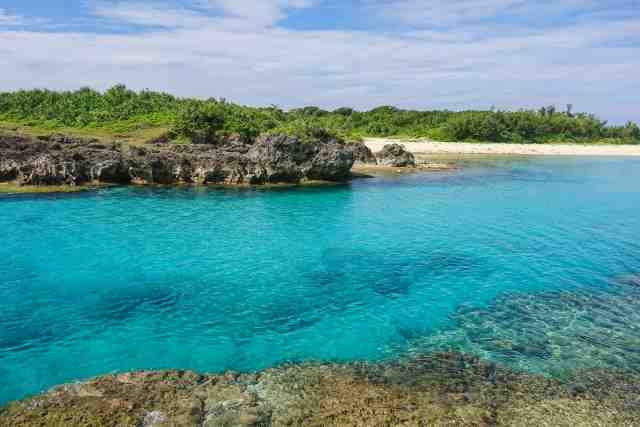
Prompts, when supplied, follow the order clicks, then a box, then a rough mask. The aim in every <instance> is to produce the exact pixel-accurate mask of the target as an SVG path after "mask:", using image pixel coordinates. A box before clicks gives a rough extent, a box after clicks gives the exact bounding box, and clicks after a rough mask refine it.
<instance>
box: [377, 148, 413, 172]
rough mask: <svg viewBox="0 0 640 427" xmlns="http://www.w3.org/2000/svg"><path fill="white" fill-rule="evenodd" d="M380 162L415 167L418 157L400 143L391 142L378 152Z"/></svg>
mask: <svg viewBox="0 0 640 427" xmlns="http://www.w3.org/2000/svg"><path fill="white" fill-rule="evenodd" d="M376 157H377V158H378V164H380V165H382V166H392V167H398V168H402V167H415V165H416V158H415V156H414V155H413V154H412V153H410V152H408V151H407V150H406V149H405V148H404V147H403V146H402V145H400V144H389V145H385V146H384V147H383V148H382V151H380V152H379V153H376Z"/></svg>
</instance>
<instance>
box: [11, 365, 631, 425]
mask: <svg viewBox="0 0 640 427" xmlns="http://www.w3.org/2000/svg"><path fill="white" fill-rule="evenodd" d="M639 379H640V378H638V377H635V376H633V375H631V374H623V373H615V372H609V371H597V370H593V371H585V372H582V373H580V375H579V376H576V378H575V379H574V380H569V381H567V382H560V381H557V380H554V379H550V378H546V377H544V376H538V375H528V374H523V373H517V372H513V371H510V370H508V369H506V368H503V367H500V366H497V365H495V364H491V363H487V362H484V361H482V360H480V359H478V358H477V357H474V356H467V355H464V354H459V353H434V354H429V355H421V356H413V357H411V358H407V359H401V360H396V361H392V362H385V363H375V364H369V363H351V364H309V365H287V366H283V367H280V368H273V369H268V370H265V371H262V372H259V373H253V374H239V373H233V372H228V373H225V374H223V375H201V374H197V373H194V372H188V371H165V372H137V373H126V374H118V375H108V376H104V377H100V378H96V379H92V380H89V381H86V382H77V383H73V384H68V385H64V386H60V387H56V388H54V389H52V390H51V391H49V392H47V393H45V394H43V395H41V396H36V397H33V398H30V399H27V400H24V401H20V402H14V403H12V404H9V405H8V406H6V407H5V408H4V409H0V426H14V427H20V426H35V425H40V426H58V425H65V426H93V427H100V426H145V427H151V426H154V427H159V426H204V427H213V426H302V425H304V426H396V425H403V426H453V425H455V426H487V427H488V426H554V427H556V426H572V427H577V426H605V425H606V426H609V425H611V426H613V425H620V426H623V425H626V426H631V425H638V423H640V385H639V384H640V381H638V380H639Z"/></svg>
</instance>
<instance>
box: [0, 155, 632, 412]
mask: <svg viewBox="0 0 640 427" xmlns="http://www.w3.org/2000/svg"><path fill="white" fill-rule="evenodd" d="M639 212H640V160H634V159H616V158H597V159H591V158H535V159H533V158H531V159H524V158H519V159H503V160H492V161H485V162H480V163H472V164H469V165H467V167H465V168H464V169H462V170H459V171H453V172H436V173H424V174H415V175H407V176H402V177H387V178H375V179H364V180H358V181H356V182H354V183H353V184H351V185H346V186H335V187H329V188H307V189H287V190H264V191H259V190H220V189H189V188H175V189H169V188H159V189H158V188H155V189H153V188H139V187H130V188H111V189H102V190H98V191H95V192H89V193H83V194H71V195H69V194H66V195H57V196H43V195H37V196H0V402H6V401H8V400H13V399H17V398H21V397H24V396H25V395H29V394H33V393H37V392H39V391H43V390H45V389H47V388H48V387H50V386H53V385H56V384H60V383H65V382H69V381H73V380H76V379H83V378H87V377H91V376H95V375H100V374H105V373H110V372H117V371H127V370H135V369H162V368H185V369H194V370H197V371H203V372H218V371H223V370H227V369H233V370H241V371H247V370H257V369H262V368H265V367H269V366H273V365H277V364H279V363H282V362H287V361H307V360H318V361H349V360H355V359H358V360H361V359H366V360H381V359H385V358H391V357H394V356H397V355H401V354H406V353H407V352H422V351H432V350H437V349H449V348H451V349H456V350H462V351H468V352H472V353H476V354H479V355H481V356H483V357H486V358H488V359H490V360H495V361H497V362H501V363H506V364H508V365H511V366H512V367H514V368H517V369H524V370H530V371H533V372H540V373H544V374H550V375H555V374H558V373H561V372H562V371H564V370H566V369H575V368H581V367H600V366H602V367H615V368H623V369H630V370H640V281H637V280H636V279H637V276H634V275H637V274H639V273H640V237H639V236H640V215H639Z"/></svg>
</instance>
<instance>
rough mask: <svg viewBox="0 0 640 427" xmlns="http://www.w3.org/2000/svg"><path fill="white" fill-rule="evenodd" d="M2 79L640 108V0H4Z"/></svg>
mask: <svg viewBox="0 0 640 427" xmlns="http://www.w3.org/2000/svg"><path fill="white" fill-rule="evenodd" d="M0 67H1V68H2V70H3V71H2V78H0V90H14V89H18V88H33V87H47V88H55V89H74V88H78V87H81V86H91V87H95V88H97V89H104V88H106V87H109V86H111V85H113V84H115V83H125V84H126V85H127V86H129V87H132V88H135V89H143V88H150V89H155V90H163V91H168V92H171V93H174V94H177V95H182V96H199V97H210V96H215V97H225V98H227V99H229V100H233V101H236V102H240V103H245V104H253V105H269V104H277V105H280V106H282V107H284V108H288V107H294V106H301V105H310V104H313V105H320V106H322V107H326V108H333V107H338V106H343V105H350V106H355V107H356V108H360V109H367V108H371V107H373V106H377V105H382V104H391V105H397V106H399V107H404V108H420V109H431V108H449V109H465V108H489V107H490V106H496V107H498V108H502V109H518V108H537V107H539V106H542V105H550V104H555V105H557V106H558V107H560V108H563V106H564V105H565V104H567V103H572V104H574V105H575V108H576V109H577V110H580V111H589V112H595V113H597V114H598V115H599V116H601V117H603V118H605V119H608V120H610V121H611V122H613V123H623V122H625V121H627V120H634V121H638V122H640V1H638V0H610V1H597V0H554V1H551V0H538V1H525V0H458V1H454V0H353V1H347V0H343V1H339V0H146V1H145V0H129V1H113V0H112V1H107V0H58V1H51V0H0Z"/></svg>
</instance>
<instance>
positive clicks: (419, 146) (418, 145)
mask: <svg viewBox="0 0 640 427" xmlns="http://www.w3.org/2000/svg"><path fill="white" fill-rule="evenodd" d="M364 142H365V144H366V145H367V147H369V148H370V149H371V151H373V152H374V153H375V152H378V151H380V150H382V147H384V146H385V145H387V144H393V143H398V144H401V145H404V146H405V148H406V149H407V150H408V151H410V152H412V153H414V154H506V155H537V156H545V155H546V156H640V145H598V144H593V145H586V144H505V143H469V142H435V141H429V140H411V141H409V140H400V139H389V138H366V139H365V141H364Z"/></svg>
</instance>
